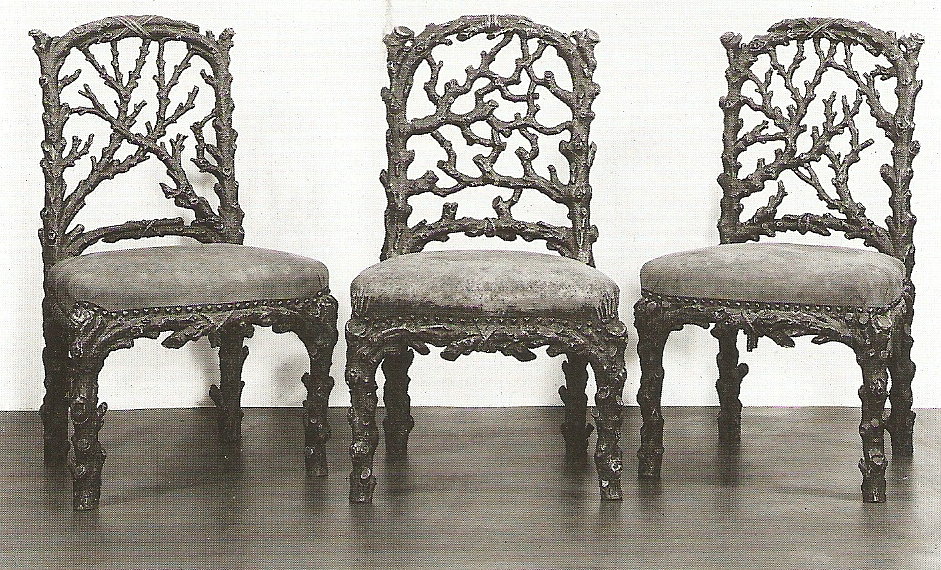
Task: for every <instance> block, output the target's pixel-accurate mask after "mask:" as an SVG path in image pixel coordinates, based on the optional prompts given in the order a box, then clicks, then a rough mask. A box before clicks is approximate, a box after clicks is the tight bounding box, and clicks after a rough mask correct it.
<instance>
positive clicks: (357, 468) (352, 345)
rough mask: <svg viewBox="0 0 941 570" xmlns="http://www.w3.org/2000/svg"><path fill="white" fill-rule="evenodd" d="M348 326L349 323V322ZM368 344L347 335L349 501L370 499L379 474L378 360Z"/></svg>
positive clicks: (360, 501)
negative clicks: (376, 458) (370, 353)
mask: <svg viewBox="0 0 941 570" xmlns="http://www.w3.org/2000/svg"><path fill="white" fill-rule="evenodd" d="M347 327H348V328H349V325H347ZM367 350H368V347H366V346H362V345H361V343H359V342H357V341H355V340H353V339H351V338H350V337H349V335H347V356H346V383H347V385H348V386H349V388H350V412H349V422H350V428H351V430H352V432H353V442H352V444H350V459H351V461H352V463H353V470H352V471H351V472H350V502H351V503H371V502H372V495H373V490H374V489H375V488H376V478H375V476H374V475H373V455H375V453H376V446H378V445H379V430H378V429H377V427H376V407H377V406H378V405H379V398H378V397H377V396H376V390H377V389H378V386H377V385H376V369H377V368H378V366H379V362H378V360H374V359H371V358H369V357H368V356H366V351H367Z"/></svg>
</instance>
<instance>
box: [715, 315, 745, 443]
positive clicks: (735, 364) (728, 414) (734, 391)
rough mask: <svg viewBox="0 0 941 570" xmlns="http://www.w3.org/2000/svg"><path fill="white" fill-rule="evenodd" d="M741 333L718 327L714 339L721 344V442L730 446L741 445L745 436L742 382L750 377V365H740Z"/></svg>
mask: <svg viewBox="0 0 941 570" xmlns="http://www.w3.org/2000/svg"><path fill="white" fill-rule="evenodd" d="M737 335H738V330H737V329H735V328H733V327H728V326H725V325H718V324H717V325H715V326H714V327H713V328H712V336H714V337H715V338H716V340H718V341H719V353H718V354H717V355H716V364H717V365H718V367H719V379H718V380H717V381H716V391H717V392H718V394H719V417H718V423H719V439H720V440H723V441H727V442H729V443H738V442H739V441H740V440H741V437H742V402H741V400H739V398H738V397H739V393H740V392H741V388H742V379H743V378H744V377H745V375H746V374H748V365H747V364H745V363H744V362H743V363H741V364H740V363H739V361H738V346H736V342H735V341H736V336H737Z"/></svg>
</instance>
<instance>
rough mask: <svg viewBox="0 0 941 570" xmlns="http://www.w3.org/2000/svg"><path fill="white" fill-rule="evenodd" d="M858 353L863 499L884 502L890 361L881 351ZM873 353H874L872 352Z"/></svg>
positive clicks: (860, 464)
mask: <svg viewBox="0 0 941 570" xmlns="http://www.w3.org/2000/svg"><path fill="white" fill-rule="evenodd" d="M861 352H862V353H860V352H858V353H857V356H856V360H857V362H859V366H860V368H862V373H863V385H862V387H861V388H860V389H859V399H860V400H861V401H862V419H861V420H860V423H859V435H860V436H861V437H862V441H863V458H862V459H861V460H860V461H859V470H860V471H862V474H863V484H862V493H863V501H864V502H867V503H882V502H885V469H886V463H887V461H886V457H885V437H884V433H885V426H884V425H883V419H882V414H883V412H884V411H885V401H886V398H887V397H888V383H889V375H888V370H887V362H886V359H885V357H884V356H883V354H881V353H880V352H879V351H874V350H870V351H861ZM873 353H874V354H873Z"/></svg>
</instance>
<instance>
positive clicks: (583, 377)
mask: <svg viewBox="0 0 941 570" xmlns="http://www.w3.org/2000/svg"><path fill="white" fill-rule="evenodd" d="M562 372H563V373H564V374H565V386H560V387H559V396H561V397H562V402H563V403H564V404H565V421H564V422H563V423H562V437H563V438H565V458H566V459H567V460H568V461H569V462H583V461H585V453H586V452H587V451H588V437H589V435H591V432H592V430H594V429H595V428H594V426H592V425H591V424H589V423H586V422H585V415H586V412H587V410H588V395H587V394H585V385H586V384H587V383H588V358H587V357H586V356H584V355H578V354H569V355H567V360H566V361H565V362H563V363H562Z"/></svg>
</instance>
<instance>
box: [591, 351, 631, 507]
mask: <svg viewBox="0 0 941 570" xmlns="http://www.w3.org/2000/svg"><path fill="white" fill-rule="evenodd" d="M604 354H605V357H604V359H603V360H602V361H600V362H592V369H593V370H594V371H595V381H596V383H597V384H598V391H597V392H596V393H595V406H596V407H597V417H596V420H595V421H596V423H597V425H598V441H597V444H596V446H595V467H596V469H597V470H598V483H599V485H600V487H601V498H602V499H604V500H609V501H619V500H621V470H622V467H623V463H622V457H621V447H620V445H619V440H620V437H621V421H622V412H623V410H624V402H623V401H622V400H621V393H622V392H623V391H624V382H625V380H626V379H627V371H626V370H625V368H624V339H623V338H621V339H618V340H616V341H614V342H613V346H610V347H605V350H604Z"/></svg>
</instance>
